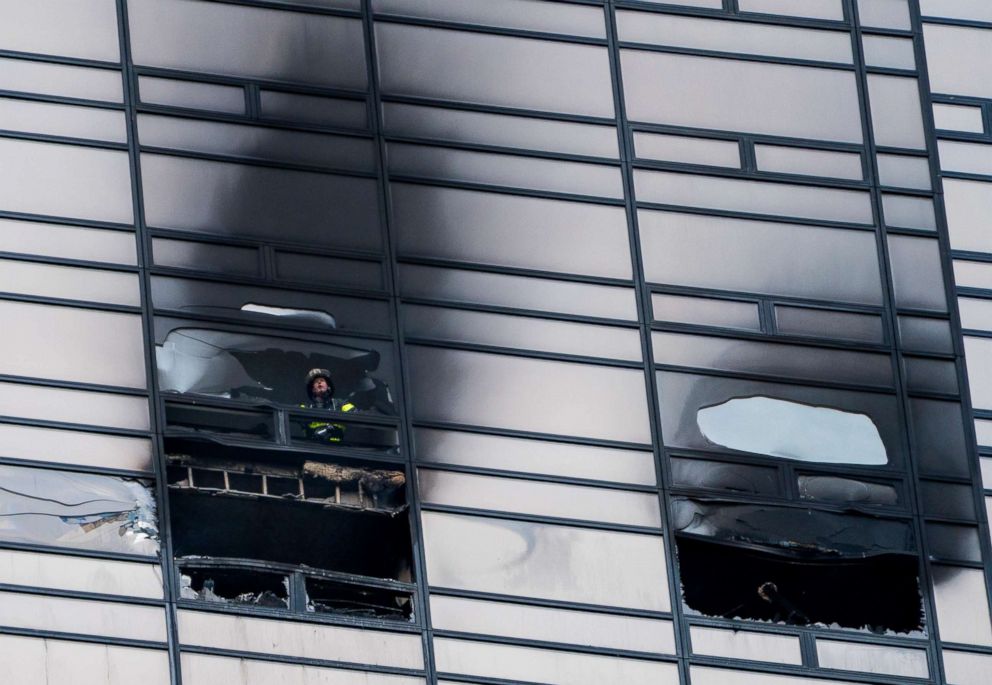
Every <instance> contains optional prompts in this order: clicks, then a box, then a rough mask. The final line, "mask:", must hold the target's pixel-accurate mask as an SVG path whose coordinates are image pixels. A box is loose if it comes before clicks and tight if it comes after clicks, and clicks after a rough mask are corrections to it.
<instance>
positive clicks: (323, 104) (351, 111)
mask: <svg viewBox="0 0 992 685" xmlns="http://www.w3.org/2000/svg"><path fill="white" fill-rule="evenodd" d="M259 102H260V109H261V117H262V118H263V119H273V120H281V121H299V122H302V123H305V124H317V125H319V126H341V127H344V128H366V127H367V126H368V115H367V114H366V112H365V103H364V102H363V101H361V100H343V99H340V98H330V97H319V96H317V95H302V94H300V93H284V92H282V91H278V90H265V89H263V90H261V91H260V92H259Z"/></svg>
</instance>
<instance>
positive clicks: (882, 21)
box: [858, 0, 912, 31]
mask: <svg viewBox="0 0 992 685" xmlns="http://www.w3.org/2000/svg"><path fill="white" fill-rule="evenodd" d="M858 19H859V20H860V22H861V25H862V26H874V27H878V28H887V29H902V30H904V31H908V30H910V29H911V28H912V24H911V22H910V18H909V3H908V0H858Z"/></svg>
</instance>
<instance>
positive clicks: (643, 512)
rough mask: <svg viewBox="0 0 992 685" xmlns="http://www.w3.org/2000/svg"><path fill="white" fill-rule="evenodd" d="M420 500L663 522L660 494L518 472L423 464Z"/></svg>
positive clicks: (591, 518)
mask: <svg viewBox="0 0 992 685" xmlns="http://www.w3.org/2000/svg"><path fill="white" fill-rule="evenodd" d="M417 482H418V486H419V492H420V496H421V498H422V500H423V501H424V502H427V503H432V504H442V505H447V506H454V507H462V508H467V509H485V510H493V511H507V512H513V513H520V514H531V515H535V516H550V517H554V518H566V519H576V520H584V521H598V522H602V523H616V524H621V525H630V526H646V527H655V528H657V527H660V526H661V513H660V511H659V509H658V497H657V495H655V494H653V493H635V492H624V491H622V490H613V489H607V488H591V487H584V486H578V485H565V484H560V483H544V482H538V481H530V480H523V479H518V478H497V477H493V476H481V475H475V474H468V473H455V472H450V471H438V470H434V469H419V470H418V472H417Z"/></svg>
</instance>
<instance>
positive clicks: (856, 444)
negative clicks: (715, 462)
mask: <svg viewBox="0 0 992 685" xmlns="http://www.w3.org/2000/svg"><path fill="white" fill-rule="evenodd" d="M696 421H697V422H698V424H699V428H700V430H701V431H702V433H703V435H704V436H705V437H706V438H708V439H709V440H712V441H713V442H714V443H716V444H717V445H721V446H723V447H729V448H730V449H735V450H740V451H742V452H753V453H756V454H763V455H766V456H769V457H776V458H780V459H794V460H797V461H806V462H814V463H823V464H864V465H881V464H887V463H888V461H889V458H888V455H887V454H886V451H885V445H884V444H883V443H882V438H881V436H880V435H879V433H878V428H877V427H876V426H875V424H874V422H872V420H871V419H870V418H869V417H867V416H865V415H864V414H855V413H853V412H846V411H840V410H839V409H832V408H829V407H814V406H810V405H805V404H799V403H797V402H788V401H785V400H778V399H774V398H771V397H760V396H759V397H747V398H734V399H731V400H728V401H726V402H724V403H722V404H719V405H716V406H713V407H704V408H702V409H700V410H699V411H698V412H697V414H696Z"/></svg>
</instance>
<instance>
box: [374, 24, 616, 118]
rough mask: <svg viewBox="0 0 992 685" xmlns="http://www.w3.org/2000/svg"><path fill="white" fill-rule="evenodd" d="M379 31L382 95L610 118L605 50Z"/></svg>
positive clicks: (381, 27) (394, 28)
mask: <svg viewBox="0 0 992 685" xmlns="http://www.w3.org/2000/svg"><path fill="white" fill-rule="evenodd" d="M375 31H376V49H377V50H378V53H379V73H380V75H381V76H380V78H381V84H382V91H383V93H384V94H387V95H410V96H419V97H428V98H436V99H444V100H453V101H456V102H472V103H477V104H488V105H499V106H504V107H517V108H521V109H535V110H544V111H552V112H556V111H557V112H568V113H571V114H588V115H591V116H600V117H612V116H613V88H612V85H611V79H610V65H609V60H608V55H607V52H606V49H605V48H603V47H599V46H592V45H575V44H568V43H559V42H550V41H541V40H532V39H529V38H518V37H514V36H496V35H488V34H484V33H468V32H463V31H449V30H445V29H438V28H422V27H419V26H409V25H404V24H391V23H382V22H380V23H378V24H376V27H375ZM465 64H471V65H472V69H468V70H467V69H465V68H464V65H465Z"/></svg>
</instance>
